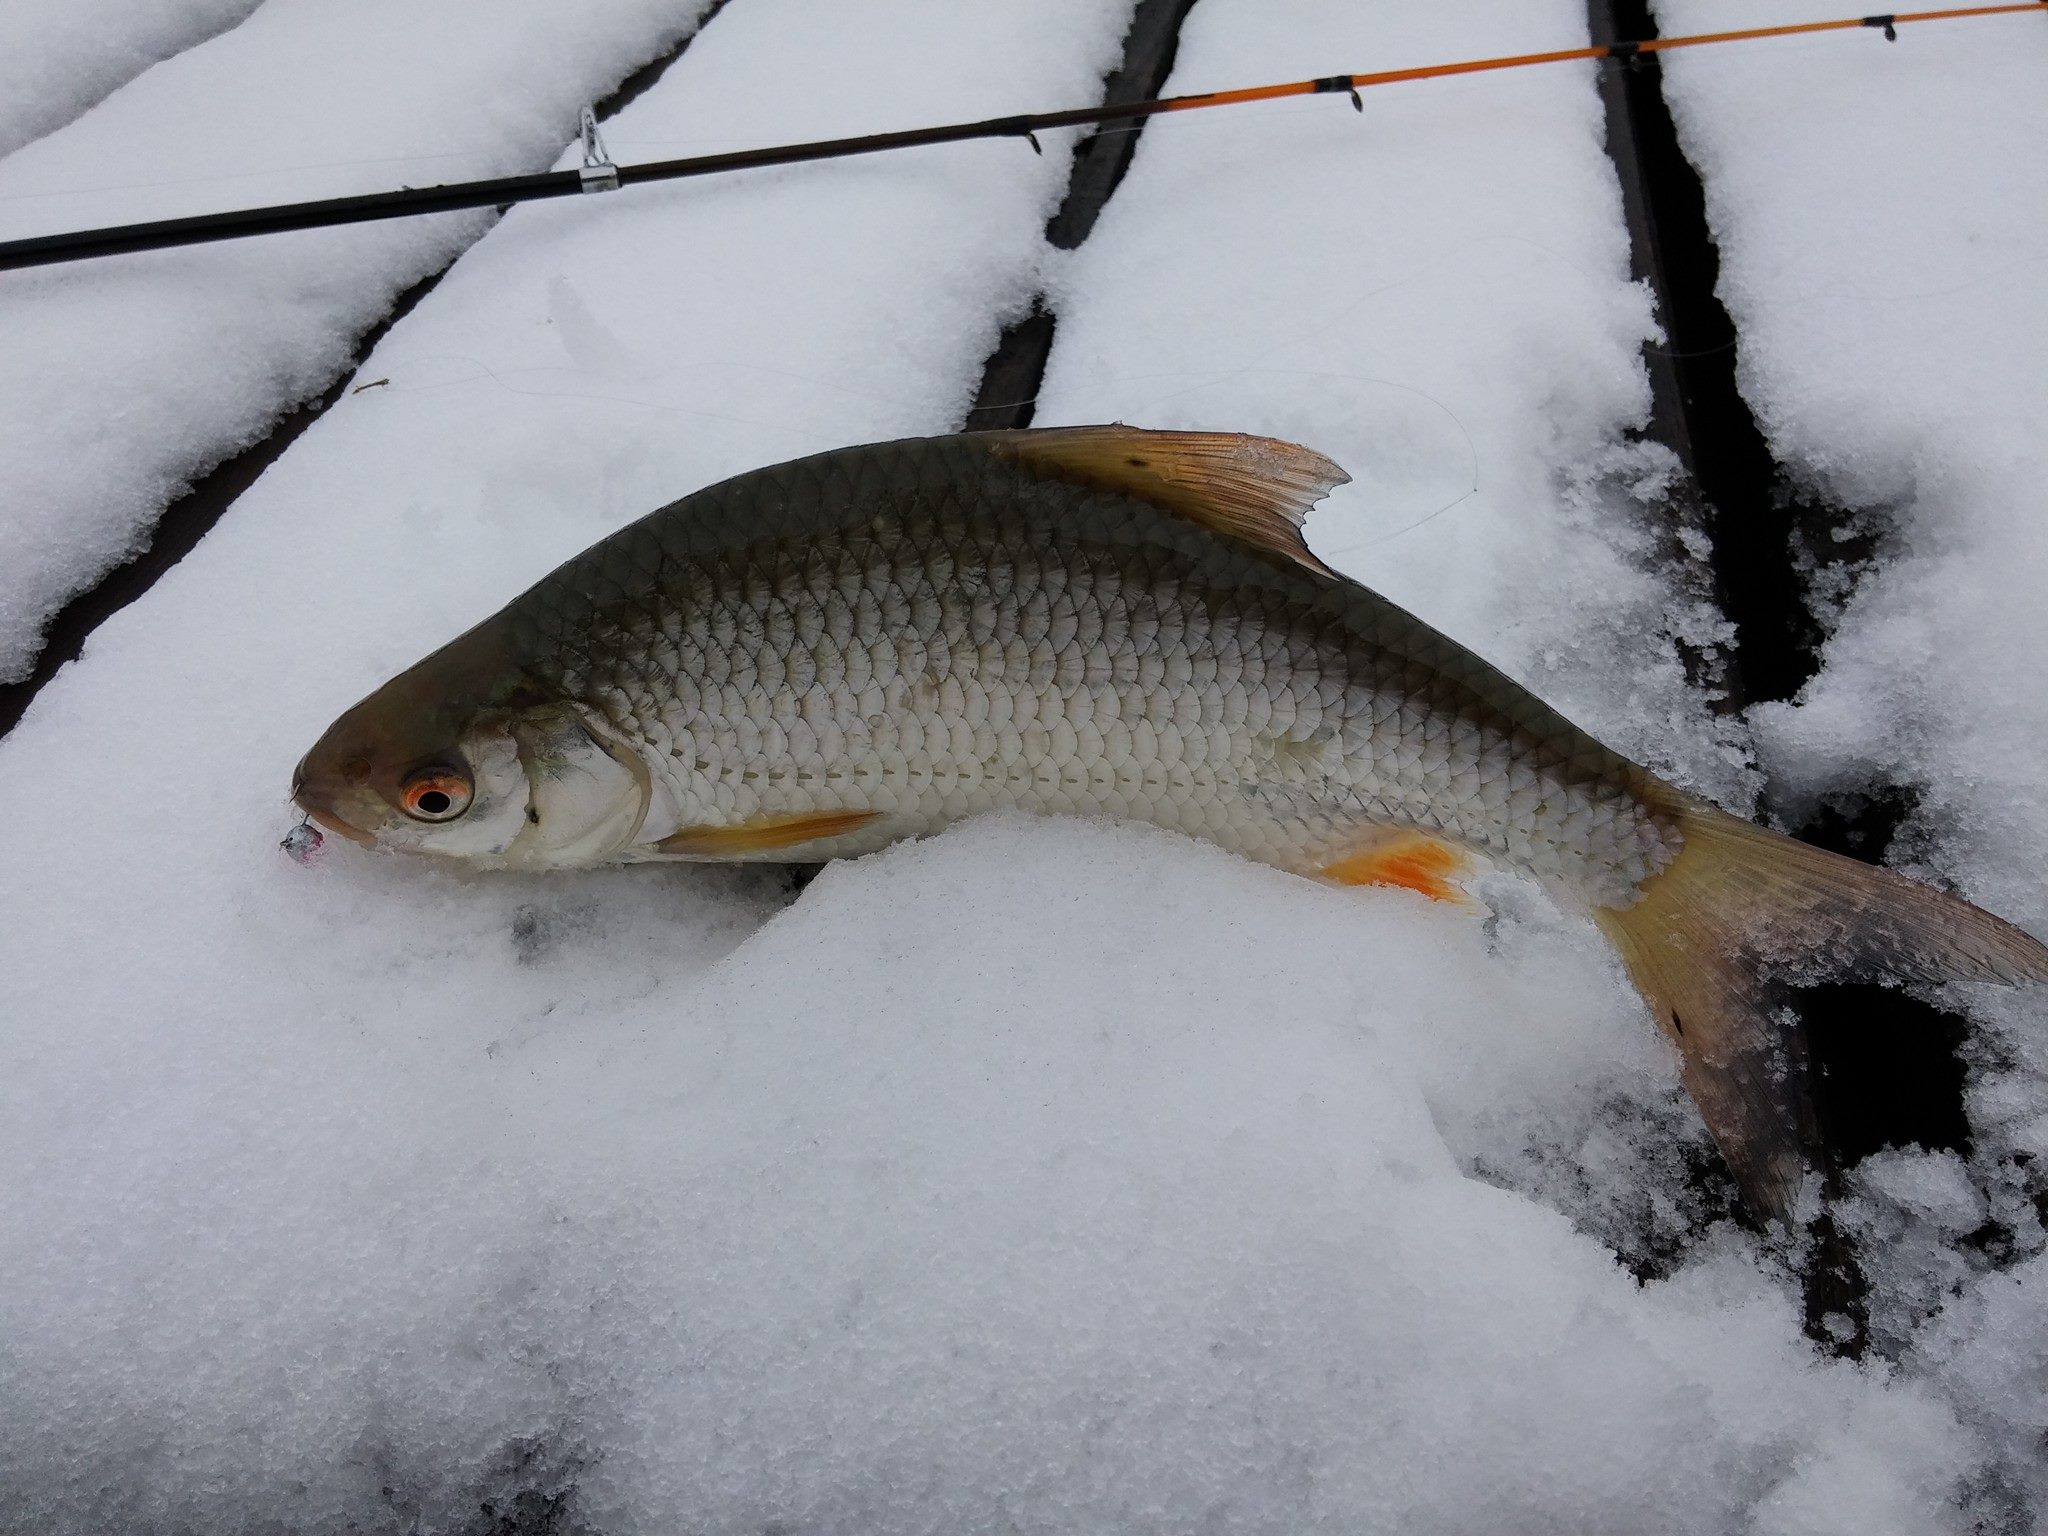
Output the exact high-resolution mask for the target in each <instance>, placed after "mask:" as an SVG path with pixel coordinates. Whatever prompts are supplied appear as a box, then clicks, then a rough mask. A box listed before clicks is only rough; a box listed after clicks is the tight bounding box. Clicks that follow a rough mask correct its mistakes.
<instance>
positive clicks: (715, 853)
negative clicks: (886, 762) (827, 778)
mask: <svg viewBox="0 0 2048 1536" xmlns="http://www.w3.org/2000/svg"><path fill="white" fill-rule="evenodd" d="M881 814H882V813H881V812H880V811H812V812H808V813H806V814H804V815H796V816H757V817H755V818H754V819H753V820H752V821H743V822H739V823H737V824H736V825H734V826H729V827H683V828H681V829H679V830H678V831H675V832H671V833H670V834H669V835H668V836H667V837H664V838H663V839H662V840H661V841H660V842H658V843H656V844H655V845H654V846H655V847H656V848H657V849H659V850H660V851H661V852H663V853H665V854H668V855H669V856H671V857H672V858H682V859H761V858H767V857H770V856H772V855H775V854H778V853H781V852H784V851H786V850H788V849H791V848H797V847H801V846H802V845H803V844H805V843H815V842H820V841H822V840H823V839H825V838H828V837H843V836H844V835H845V834H847V833H848V832H854V831H858V830H859V829H860V828H862V827H864V826H866V825H867V824H868V823H869V822H871V821H875V820H877V819H878V818H879V817H880V816H881Z"/></svg>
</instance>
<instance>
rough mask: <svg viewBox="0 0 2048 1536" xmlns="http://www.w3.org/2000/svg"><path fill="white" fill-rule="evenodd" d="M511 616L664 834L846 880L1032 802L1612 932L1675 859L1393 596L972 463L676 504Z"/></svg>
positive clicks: (1479, 667)
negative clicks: (1482, 898) (1415, 858)
mask: <svg viewBox="0 0 2048 1536" xmlns="http://www.w3.org/2000/svg"><path fill="white" fill-rule="evenodd" d="M742 487H745V490H744V491H743V490H742V489H741V488H742ZM509 617H510V618H511V619H512V621H513V627H514V632H515V634H517V635H518V636H519V637H520V639H521V642H522V643H521V645H520V647H519V649H520V652H521V655H520V660H521V661H522V663H523V664H524V666H525V668H526V670H527V671H528V672H530V673H531V674H532V675H534V676H536V677H537V678H539V679H540V680H541V681H542V682H544V683H545V684H547V685H549V686H552V687H555V688H559V689H560V690H561V691H562V692H564V693H566V694H567V695H569V696H571V697H572V698H576V699H579V700H581V701H583V704H584V707H586V708H589V709H591V710H593V711H595V712H596V713H597V714H598V715H599V716H601V717H602V720H603V723H604V725H605V727H606V729H607V731H608V733H609V737H610V739H611V740H614V741H620V742H624V743H626V744H627V745H628V746H629V748H630V749H631V750H633V751H635V752H637V753H639V754H640V755H641V756H642V757H643V759H644V761H645V764H646V766H647V768H648V770H649V771H650V773H651V774H652V775H653V777H654V779H655V780H656V781H657V782H658V783H659V784H660V785H661V787H662V790H663V792H664V794H665V796H666V799H667V802H668V806H669V809H670V813H671V819H672V820H673V821H674V822H675V824H676V825H679V826H730V825H735V824H738V823H743V822H746V821H749V820H751V819H755V818H761V817H776V816H796V815H803V814H806V813H810V812H814V811H820V810H842V809H852V810H862V811H872V812H878V813H880V817H879V819H878V821H877V823H876V824H875V825H873V826H872V827H870V828H868V829H865V830H863V831H861V832H858V833H854V834H851V835H850V836H849V837H846V838H842V839H840V840H839V841H838V842H837V843H836V844H835V845H834V847H833V849H832V850H831V851H833V852H852V851H858V850H860V849H861V848H864V847H870V846H878V845H879V844H881V843H883V842H887V841H891V840H893V839H895V838H898V837H902V836H906V835H916V834H921V833H926V832H931V831H935V830H937V829H938V828H940V827H943V826H945V825H946V824H948V823H949V822H951V821H955V820H958V819H960V818H961V817H963V816H968V815H973V814H975V813H977V812H980V811H987V810H992V809H998V808H1002V807H1006V806H1022V807H1024V808H1026V809H1031V810H1037V811H1048V812H1063V813H1072V814H1082V815H1113V816H1118V817H1125V818H1135V819H1140V820H1145V821H1150V822H1153V823H1156V824H1158V825H1160V826H1164V827H1168V828H1172V829H1174V830H1178V831H1183V832H1189V833H1193V834H1195V835H1198V836H1204V837H1208V838H1210V839H1212V840H1214V841H1216V842H1219V843H1221V844H1223V845H1224V846H1225V847H1228V848H1230V849H1232V850H1233V851H1236V852H1238V853H1242V854H1245V855H1247V856H1249V857H1253V858H1257V859H1261V860H1264V861H1266V862H1270V863H1276V864H1280V865H1282V866H1283V867H1286V868H1291V869H1297V870H1304V871H1312V870H1315V869H1318V868H1320V867H1322V866H1324V865H1327V864H1328V863H1330V862H1331V861H1332V860H1334V859H1336V858H1339V857H1342V856H1343V855H1344V854H1345V853H1346V851H1347V850H1349V849H1350V848H1352V847H1355V846H1356V845H1358V844H1359V843H1360V842H1361V840H1362V839H1368V838H1370V837H1371V836H1372V835H1374V834H1376V833H1378V832H1381V831H1385V830H1390V829H1402V828H1407V829H1414V830H1419V831H1427V832H1431V833H1438V834H1444V835H1448V836H1451V837H1453V838H1455V839H1456V840H1457V841H1458V842H1460V843H1461V844H1462V845H1464V846H1465V847H1467V848H1469V849H1470V850H1472V851H1473V852H1476V853H1481V854H1485V855H1487V856H1490V857H1492V858H1495V859H1499V860H1502V861H1504V862H1506V863H1509V864H1511V865H1514V866H1515V867H1518V868H1520V869H1523V870H1524V871H1526V872H1528V873H1530V874H1533V875H1535V876H1537V877H1539V878H1541V879H1544V880H1546V881H1548V882H1550V883H1552V884H1555V885H1564V886H1568V887H1570V888H1571V890H1572V891H1573V892H1574V893H1575V894H1577V895H1578V896H1580V897H1581V898H1582V899H1587V900H1605V901H1609V902H1612V901H1616V900H1626V899H1627V898H1628V894H1629V893H1630V892H1631V891H1632V890H1633V889H1634V887H1635V886H1636V885H1638V884H1639V883H1640V882H1641V881H1642V880H1643V879H1645V878H1646V877H1647V876H1649V875H1651V874H1654V873H1655V872H1656V870H1657V869H1658V868H1660V867H1662V864H1663V862H1665V861H1666V860H1667V859H1668V857H1669V851H1670V850H1669V847H1668V844H1669V842H1670V838H1669V833H1668V829H1667V828H1665V827H1663V826H1661V825H1660V824H1659V822H1658V820H1657V818H1656V816H1655V814H1654V812H1653V811H1651V810H1650V809H1648V808H1647V807H1644V806H1643V805H1641V804H1640V803H1639V802H1638V801H1637V800H1636V799H1635V798H1634V797H1632V796H1631V795H1630V794H1629V792H1628V783H1629V773H1630V766H1629V765H1627V764H1626V763H1625V762H1624V761H1623V760H1622V759H1620V758H1618V757H1616V756H1615V755H1614V754H1612V753H1610V752H1607V751H1606V749H1605V748H1602V747H1600V746H1599V745H1598V744H1597V743H1594V742H1592V741H1591V740H1590V738H1585V737H1583V736H1579V735H1577V733H1573V737H1572V739H1567V740H1565V741H1561V742H1560V741H1557V740H1555V739H1554V738H1555V736H1556V721H1555V717H1554V715H1552V714H1551V712H1550V711H1549V710H1548V709H1547V708H1545V707H1544V706H1542V705H1541V704H1540V703H1538V702H1537V701H1535V700H1534V699H1533V697H1531V696H1529V695H1526V694H1523V693H1521V691H1520V690H1518V689H1516V688H1514V686H1513V685H1512V684H1509V683H1507V682H1506V680H1505V679H1504V678H1501V677H1500V675H1499V674H1497V673H1494V672H1493V671H1492V669H1491V668H1488V667H1486V666H1485V664H1484V663H1483V662H1479V661H1478V660H1477V658H1474V657H1471V656H1470V655H1469V654H1468V653H1466V652H1463V651H1462V650H1459V649H1458V648H1456V647H1454V646H1450V645H1448V644H1447V643H1446V642H1445V641H1443V639H1442V638H1441V637H1440V636H1437V635H1435V634H1434V632H1433V631H1430V630H1429V629H1427V627H1426V626H1423V625H1422V624H1420V623H1419V622H1418V621H1416V620H1414V619H1412V618H1411V617H1409V616H1408V615H1407V614H1405V613H1403V612H1401V611H1400V610H1399V609H1397V608H1395V607H1394V606H1393V605H1392V604H1390V603H1387V602H1386V601H1385V600H1384V599H1381V598H1379V597H1378V596H1377V595H1375V594H1373V593H1370V592H1368V591H1366V590H1365V589H1363V588H1359V587H1356V586H1353V585H1351V584H1349V583H1343V582H1340V581H1335V580H1332V579H1331V578H1329V577H1328V576H1325V575H1320V574H1318V573H1316V572H1314V571H1311V570H1307V569H1303V568H1300V567H1294V566H1288V565H1286V564H1285V563H1283V562H1279V561H1275V560H1273V559H1272V558H1270V556H1268V555H1266V554H1265V553H1264V552H1262V551H1259V550H1257V549H1254V548H1252V547H1249V546H1247V545H1245V544H1243V543H1240V542H1237V541H1233V540H1228V539H1225V538H1220V537H1218V536H1216V535H1215V534H1212V533H1209V532H1207V531H1205V530H1203V529H1201V528H1198V527H1195V526H1193V525H1192V524H1190V523H1188V522H1187V521H1186V520H1184V519H1181V518H1178V517H1176V516H1174V514H1172V513H1171V512H1168V511H1164V510H1162V509H1160V508H1159V507H1157V506H1154V505H1151V504H1149V503H1148V502H1145V501H1143V500H1140V499H1137V498H1134V497H1133V496H1130V495H1128V494H1119V493H1117V492H1114V491H1108V490H1102V489H1096V488H1092V487H1087V486H1073V485H1061V484H1058V483H1048V482H1047V481H1046V480H1045V479H1044V478H1043V477H1042V476H1037V475H1034V474H1032V473H1030V472H1029V471H1028V470H1025V469H1021V468H1019V467H1017V466H1015V465H1012V464H1007V463H1005V462H1003V461H1002V460H1000V459H999V458H996V457H993V456H991V455H990V454H989V453H988V452H987V450H986V448H985V447H983V446H982V445H981V444H980V443H978V442H975V441H973V440H971V439H966V438H962V439H954V440H947V439H936V440H930V441H928V442H925V443H919V444H913V445H903V446H900V447H895V448H882V449H862V450H854V451H849V452H846V453H841V454H835V455H825V456H822V457H820V458H818V459H813V460H806V461H800V462H799V463H797V464H794V465H790V466H785V467H783V468H782V469H780V470H777V471H770V472H767V473H766V474H765V475H759V476H753V477H748V479H747V480H745V481H742V482H736V483H734V484H731V485H728V486H725V487H719V488H717V489H715V490H713V491H711V492H706V493H704V494H703V495H701V496H699V497H694V498H690V499H689V500H687V501H685V502H682V503H679V504H678V505H677V506H675V507H673V508H670V509H666V510H665V511H664V512H662V513H658V514H656V515H655V516H654V517H652V518H649V519H646V520H643V521H642V522H641V523H639V524H636V525H634V526H633V527H632V528H629V529H626V530H624V531H622V532H621V533H620V534H618V535H616V536H614V537H613V538H611V539H609V540H606V541H605V542H604V543H603V544H601V545H599V546H597V547H596V548H595V549H593V550H592V551H591V552H590V553H589V554H587V555H586V556H584V557H582V558H581V559H580V560H578V561H575V562H572V563H571V564H570V565H569V566H567V567H565V568H564V569H563V570H562V571H561V572H558V573H557V575H556V576H555V577H554V578H552V579H551V580H550V581H548V582H545V583H542V584H541V585H540V586H538V587H536V588H535V589H534V590H533V591H532V592H530V593H529V594H527V595H526V596H525V597H524V598H522V599H520V600H519V602H517V603H516V604H515V605H514V606H513V609H512V610H510V613H509ZM1475 684H1476V685H1477V686H1475ZM1504 704H1505V705H1506V706H1507V707H1505V708H1504V707H1502V706H1503V705H1504ZM1518 705H1519V706H1522V709H1521V711H1520V713H1521V714H1523V715H1524V716H1526V717H1527V721H1528V723H1526V724H1525V723H1523V722H1522V721H1520V720H1518V719H1517V713H1518V712H1517V710H1516V708H1515V706H1518ZM1546 729H1547V731H1548V734H1549V737H1550V738H1553V739H1546ZM1312 740H1321V741H1333V742H1336V743H1338V744H1340V750H1338V751H1336V752H1334V753H1321V752H1308V753H1304V752H1301V751H1299V750H1289V749H1290V748H1295V747H1298V746H1299V744H1300V743H1304V742H1309V741H1312ZM1525 776H1526V777H1527V778H1528V779H1529V781H1530V787H1531V788H1534V787H1536V786H1541V789H1540V792H1538V793H1533V794H1532V793H1527V792H1525V793H1522V794H1521V795H1520V796H1519V798H1517V796H1516V795H1515V794H1514V793H1512V792H1511V790H1510V786H1511V784H1512V783H1514V782H1515V781H1516V780H1518V779H1520V778H1522V777H1525ZM1596 808H1597V809H1600V810H1603V811H1604V812H1605V815H1604V816H1597V817H1596V816H1595V815H1594V812H1595V810H1596Z"/></svg>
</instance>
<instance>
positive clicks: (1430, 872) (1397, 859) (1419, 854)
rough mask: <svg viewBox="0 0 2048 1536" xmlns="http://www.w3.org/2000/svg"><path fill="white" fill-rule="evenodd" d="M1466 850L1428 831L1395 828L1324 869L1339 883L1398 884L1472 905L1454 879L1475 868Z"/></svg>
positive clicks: (1326, 875)
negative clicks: (1397, 829)
mask: <svg viewBox="0 0 2048 1536" xmlns="http://www.w3.org/2000/svg"><path fill="white" fill-rule="evenodd" d="M1471 863H1472V861H1471V860H1470V859H1468V858H1467V857H1466V856H1465V854H1464V852H1463V850H1461V849H1459V848H1457V847H1455V846H1454V845H1452V844H1450V843H1447V842H1444V841H1443V840H1442V839H1441V838H1435V837H1431V836H1430V835H1429V834H1428V833H1426V832H1394V833H1390V834H1389V835H1387V836H1385V837H1383V838H1380V839H1378V840H1377V841H1375V842H1373V843H1371V844H1369V845H1367V846H1366V847H1364V848H1361V849H1360V850H1359V851H1358V852H1356V853H1350V854H1346V855H1345V856H1344V857H1343V858H1341V859H1339V860H1337V862H1336V863H1334V864H1326V865H1324V866H1323V868H1322V870H1321V874H1322V877H1323V878H1324V879H1325V880H1334V881H1336V882H1337V883H1338V884H1339V885H1398V886H1400V887H1402V888H1403V889H1404V890H1410V891H1419V892H1420V893H1421V894H1422V895H1424V896H1427V897H1428V898H1429V899H1430V900H1431V901H1449V902H1455V903H1456V904H1458V905H1459V906H1469V905H1471V900H1470V898H1469V897H1467V896H1466V895H1465V893H1464V892H1463V891H1462V890H1460V889H1459V888H1458V887H1457V886H1456V885H1455V884H1453V883H1452V882H1453V881H1454V880H1456V879H1457V878H1458V877H1459V876H1461V875H1463V874H1464V873H1465V872H1466V871H1467V870H1468V869H1470V868H1471Z"/></svg>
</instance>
